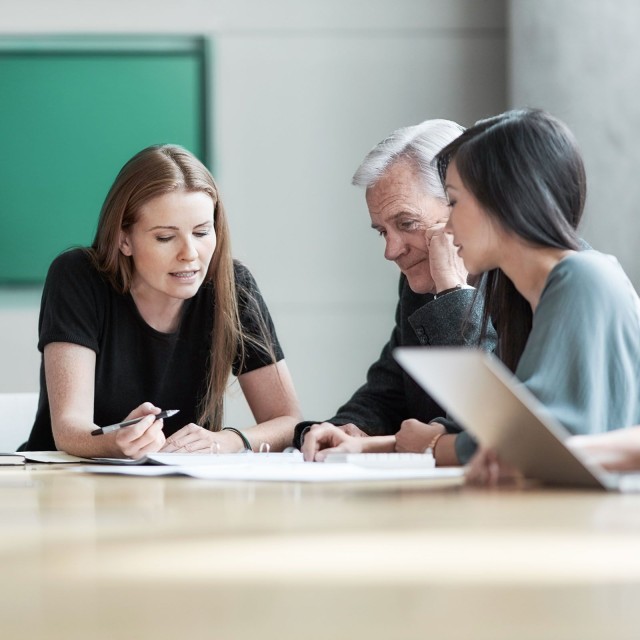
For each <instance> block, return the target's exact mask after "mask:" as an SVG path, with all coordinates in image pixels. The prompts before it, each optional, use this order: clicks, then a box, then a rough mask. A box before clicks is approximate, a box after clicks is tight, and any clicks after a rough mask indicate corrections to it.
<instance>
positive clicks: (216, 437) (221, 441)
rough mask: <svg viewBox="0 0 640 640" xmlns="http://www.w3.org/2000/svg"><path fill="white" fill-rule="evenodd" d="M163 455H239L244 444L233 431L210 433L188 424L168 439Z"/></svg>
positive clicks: (202, 428)
mask: <svg viewBox="0 0 640 640" xmlns="http://www.w3.org/2000/svg"><path fill="white" fill-rule="evenodd" d="M161 451H162V452H163V453H173V452H177V453H237V452H239V451H244V443H243V442H242V440H241V439H240V437H239V436H238V435H237V434H235V433H234V432H233V431H209V430H208V429H205V428H204V427H199V426H198V425H197V424H193V423H191V424H188V425H186V426H184V427H182V429H180V430H179V431H176V432H175V433H174V434H173V435H172V436H170V437H169V438H167V441H166V442H165V444H164V446H163V447H162V449H161Z"/></svg>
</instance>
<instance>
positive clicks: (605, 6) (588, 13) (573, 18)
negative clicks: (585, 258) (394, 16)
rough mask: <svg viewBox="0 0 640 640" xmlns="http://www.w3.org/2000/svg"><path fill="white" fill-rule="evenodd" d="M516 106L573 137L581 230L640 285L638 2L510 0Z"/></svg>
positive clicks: (512, 88)
mask: <svg viewBox="0 0 640 640" xmlns="http://www.w3.org/2000/svg"><path fill="white" fill-rule="evenodd" d="M509 14H510V19H509V24H510V33H511V37H510V46H509V51H510V60H511V63H510V73H509V79H510V82H509V84H510V96H509V100H510V103H511V104H512V106H523V105H528V106H536V107H543V108H545V109H548V110H549V111H551V112H552V113H554V114H555V115H557V116H558V117H559V118H561V119H562V120H564V121H565V122H566V123H567V124H568V125H569V127H570V128H571V129H572V130H573V132H574V133H575V135H576V137H577V139H578V142H579V143H580V147H581V149H582V152H583V155H584V159H585V165H586V169H587V205H586V208H585V215H584V218H583V225H582V234H583V235H584V237H585V238H586V239H587V240H588V241H589V242H590V243H591V244H592V245H593V246H594V247H595V248H597V249H600V250H601V251H605V252H608V253H613V254H614V255H616V256H617V257H618V259H619V260H620V262H621V264H622V266H623V267H624V268H625V270H626V271H627V273H628V274H629V277H630V278H631V280H632V281H633V283H634V284H635V286H636V288H639V287H640V256H639V254H638V213H637V210H638V203H639V202H640V182H639V181H638V175H639V174H640V97H639V95H638V79H639V78H640V39H639V38H638V29H639V28H640V3H639V2H637V0H608V1H607V2H602V0H563V1H562V2H557V0H538V1H537V2H530V1H529V0H511V3H510V11H509Z"/></svg>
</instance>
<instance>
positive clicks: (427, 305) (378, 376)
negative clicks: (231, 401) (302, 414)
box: [294, 276, 495, 447]
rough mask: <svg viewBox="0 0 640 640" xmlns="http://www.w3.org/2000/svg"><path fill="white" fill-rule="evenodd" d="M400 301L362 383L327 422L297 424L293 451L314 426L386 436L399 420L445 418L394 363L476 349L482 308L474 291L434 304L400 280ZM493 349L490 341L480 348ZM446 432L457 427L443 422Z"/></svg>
mask: <svg viewBox="0 0 640 640" xmlns="http://www.w3.org/2000/svg"><path fill="white" fill-rule="evenodd" d="M399 294H400V299H399V301H398V306H397V308H396V325H395V328H394V329H393V332H392V334H391V339H390V340H389V342H387V344H386V345H385V346H384V348H383V349H382V353H381V354H380V357H379V358H378V360H377V361H376V362H374V363H373V364H372V365H371V367H369V371H368V373H367V381H366V382H365V384H364V385H362V386H361V387H360V388H359V389H358V390H357V391H356V392H355V393H354V394H353V396H352V397H351V399H350V400H349V401H348V402H346V403H345V404H344V405H342V406H341V407H340V409H338V413H337V414H336V415H335V416H334V417H333V418H330V419H329V420H324V421H322V420H315V421H307V422H302V423H300V424H299V425H297V426H296V431H295V437H294V445H295V446H298V447H299V446H300V445H301V434H302V431H303V430H304V429H305V428H306V427H308V426H310V425H312V424H315V423H316V422H331V423H333V424H336V425H342V424H347V423H349V422H352V423H353V424H355V425H357V426H358V427H360V428H361V429H362V430H363V431H365V432H366V433H368V434H369V435H391V434H394V433H396V432H397V431H398V430H399V429H400V425H401V423H402V421H403V420H406V419H408V418H415V419H417V420H420V421H421V422H430V421H432V420H433V419H434V418H444V416H445V412H444V411H443V410H442V409H441V408H440V407H439V406H438V405H437V404H436V403H435V401H434V400H432V399H431V398H430V397H429V396H428V395H427V394H426V393H425V392H424V391H423V390H422V389H421V388H420V387H419V386H418V385H417V384H416V383H415V382H414V381H413V380H412V379H411V378H410V377H409V376H408V375H407V374H406V373H405V372H404V371H403V370H402V369H401V368H400V366H399V365H398V363H397V362H396V361H395V360H394V359H393V356H392V352H393V350H394V349H395V348H396V347H399V346H416V345H425V346H462V345H467V346H472V345H473V346H476V345H478V344H479V339H480V323H481V306H482V305H481V303H480V300H477V301H476V303H475V304H473V306H472V301H473V298H474V295H475V290H474V289H461V290H459V291H453V292H451V293H448V294H446V295H443V296H442V297H439V298H437V299H434V296H433V295H432V294H417V293H414V292H413V291H411V289H410V288H409V284H408V283H407V279H406V277H405V276H401V277H400V285H399ZM494 347H495V341H494V337H493V335H492V338H491V340H489V341H488V343H487V344H485V345H484V348H486V349H489V350H491V349H493V348H494ZM447 426H448V428H450V429H451V430H452V431H456V427H455V426H454V425H453V424H452V423H449V422H447Z"/></svg>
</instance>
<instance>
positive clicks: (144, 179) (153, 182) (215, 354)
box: [88, 144, 275, 431]
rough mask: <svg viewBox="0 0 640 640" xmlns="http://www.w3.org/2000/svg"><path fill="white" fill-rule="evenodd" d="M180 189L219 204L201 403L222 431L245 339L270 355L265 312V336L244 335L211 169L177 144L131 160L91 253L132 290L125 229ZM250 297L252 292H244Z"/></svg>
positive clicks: (205, 417)
mask: <svg viewBox="0 0 640 640" xmlns="http://www.w3.org/2000/svg"><path fill="white" fill-rule="evenodd" d="M175 191H186V192H203V193H206V194H208V195H209V196H210V197H211V199H212V200H213V204H214V216H213V217H214V221H213V225H214V230H215V234H216V248H215V251H214V253H213V258H212V259H211V262H210V264H209V269H208V272H207V275H206V278H205V281H206V282H211V283H212V285H213V295H214V309H213V314H214V317H213V331H212V335H211V351H210V356H209V371H208V376H207V392H206V395H205V397H204V398H203V399H202V403H201V406H200V407H199V412H200V417H199V422H200V424H201V425H202V426H208V427H209V428H210V429H212V430H214V431H217V430H219V429H220V428H221V426H222V420H223V413H224V393H225V390H226V388H227V384H228V381H229V375H230V373H231V368H232V364H233V362H234V360H236V358H237V357H238V355H239V361H240V362H242V360H243V359H244V347H245V343H254V344H257V346H259V347H261V348H262V349H263V350H264V351H265V352H266V353H268V354H270V355H271V357H272V360H274V361H275V358H274V357H273V347H272V345H271V344H270V341H268V340H267V338H266V329H265V327H264V323H263V322H262V318H261V316H259V317H258V318H257V324H258V326H259V333H261V336H259V337H258V338H256V337H255V336H247V335H245V333H244V331H243V329H242V324H241V322H240V316H239V310H238V296H237V293H236V292H237V286H240V284H239V283H238V285H237V283H236V281H235V276H234V267H233V258H232V255H231V242H230V235H229V225H228V223H227V216H226V212H225V208H224V206H223V204H222V200H221V199H220V194H219V192H218V187H217V185H216V183H215V181H214V179H213V177H212V175H211V173H210V172H209V170H208V169H207V168H206V167H205V166H204V165H203V164H202V163H201V162H200V161H199V160H198V159H197V158H196V157H195V156H194V155H193V154H192V153H190V152H189V151H187V150H186V149H183V148H182V147H179V146H177V145H170V144H165V145H154V146H151V147H148V148H146V149H143V150H142V151H140V152H139V153H138V154H136V155H135V156H134V157H133V158H131V160H129V161H128V162H127V163H126V164H125V165H124V167H123V168H122V169H121V170H120V173H119V174H118V176H117V177H116V179H115V182H114V183H113V185H112V187H111V189H110V190H109V193H108V194H107V198H106V200H105V202H104V205H103V206H102V210H101V212H100V219H99V221H98V229H97V231H96V235H95V238H94V241H93V244H92V246H91V248H90V249H88V252H89V254H90V256H91V257H92V259H93V262H94V264H95V265H96V267H97V269H98V270H99V271H100V272H102V273H103V274H104V275H105V277H106V278H107V279H108V280H109V282H110V283H111V285H112V286H113V287H114V288H115V289H116V291H118V292H119V293H127V292H128V291H129V290H130V288H131V282H132V277H133V273H134V264H133V260H132V258H131V257H129V256H125V255H124V254H123V253H122V252H121V251H120V248H119V245H120V232H121V230H122V229H127V228H128V227H131V226H132V225H133V224H135V223H136V220H137V219H138V215H139V211H140V208H141V207H142V206H143V205H144V204H145V203H147V202H149V201H150V200H152V199H153V198H157V197H158V196H161V195H163V194H166V193H170V192H175ZM241 293H243V294H244V295H246V296H247V297H248V299H249V300H250V299H251V296H252V293H251V292H250V291H246V292H244V291H243V292H241Z"/></svg>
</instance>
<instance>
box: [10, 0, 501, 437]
mask: <svg viewBox="0 0 640 640" xmlns="http://www.w3.org/2000/svg"><path fill="white" fill-rule="evenodd" d="M8 4H11V5H12V6H11V7H10V9H9V8H8V6H7V5H8ZM504 19H505V18H504V2H503V0H484V1H483V0H394V2H387V1H382V0H353V1H351V2H345V1H344V0H305V1H304V2H296V1H293V0H290V1H286V0H272V1H271V2H261V1H259V0H254V1H252V2H248V1H246V2H241V1H237V0H236V1H234V0H227V1H224V2H214V1H212V0H202V1H196V0H184V1H183V2H179V3H178V2H176V3H172V4H168V3H166V2H151V1H150V0H127V1H126V2H124V1H122V0H118V1H116V0H101V1H94V2H91V3H85V2H80V1H71V0H66V1H64V0H58V1H57V2H55V3H50V2H48V1H47V0H39V1H35V0H22V1H21V2H20V3H16V4H14V3H8V2H4V0H0V34H1V33H4V34H21V35H24V34H30V33H46V34H52V33H85V34H86V33H91V32H96V33H116V32H129V33H131V32H133V33H143V32H144V33H150V32H155V33H163V34H167V33H198V34H205V35H210V36H212V37H213V38H214V43H215V44H214V55H215V68H214V70H213V77H212V86H213V89H214V94H215V103H214V127H213V129H214V131H213V143H214V153H215V165H216V171H215V173H216V177H217V178H218V182H219V183H220V187H221V191H222V194H223V198H224V199H225V203H226V206H227V210H228V212H229V216H230V219H231V227H232V233H233V238H234V248H235V254H236V255H237V257H239V258H241V259H242V260H244V261H245V262H246V263H247V264H248V265H249V266H250V267H251V269H252V271H253V272H254V274H255V275H256V277H257V279H258V282H259V284H260V286H261V288H262V290H263V293H264V295H265V297H266V299H267V301H268V303H269V306H270V308H271V311H272V314H273V316H274V319H275V321H276V326H277V327H278V333H279V336H280V339H281V342H282V344H283V347H284V349H285V353H286V354H287V361H288V362H289V366H290V368H291V369H292V372H293V375H294V378H295V381H296V385H297V388H298V392H299V395H300V398H301V401H302V405H303V410H304V412H305V414H306V415H307V416H310V417H314V418H323V417H329V416H330V415H332V414H333V412H334V410H335V409H336V408H337V406H338V404H340V403H341V402H342V401H344V400H345V399H346V398H347V397H348V396H349V395H350V394H351V392H352V391H353V390H355V388H356V387H357V386H358V385H359V384H361V382H362V381H363V379H364V374H365V371H366V367H367V366H368V364H370V363H371V362H372V361H373V360H374V359H375V357H376V356H377V354H378V352H379V350H380V349H381V347H382V346H383V344H384V342H385V341H386V339H387V337H388V334H389V332H390V330H391V328H392V325H393V311H394V307H395V299H396V286H397V276H398V273H397V270H396V268H395V266H394V265H390V264H386V263H385V261H384V259H383V255H382V252H383V247H382V243H381V240H379V239H378V238H377V237H376V235H375V234H374V232H372V231H371V230H370V229H369V219H368V216H367V212H366V207H365V203H364V197H363V193H362V192H360V191H359V190H358V189H356V188H355V187H351V186H350V178H351V175H352V174H353V172H354V170H355V169H356V167H357V165H358V164H359V162H360V160H361V159H362V157H363V156H364V155H365V153H366V152H367V151H368V150H369V149H370V148H371V147H372V146H373V145H374V144H375V143H377V142H378V141H379V140H380V139H382V138H383V137H384V136H386V135H387V134H388V133H389V132H391V131H392V130H393V129H395V128H397V127H399V126H404V125H408V124H414V123H417V122H419V121H421V120H423V119H426V118H433V117H448V118H452V119H455V120H458V121H460V122H461V123H463V124H470V123H472V122H473V121H475V120H476V119H478V118H480V117H483V116H486V115H489V114H493V113H496V112H499V111H502V110H503V109H504V108H505V106H506V97H505V96H506V90H505V49H506V35H505V30H504ZM36 324H37V293H36V294H34V293H28V292H27V293H22V294H20V296H16V294H15V292H6V291H3V292H0V357H1V358H2V361H1V362H0V391H19V390H32V389H35V388H36V387H37V367H38V354H37V352H36V350H35V346H34V345H35V343H36V340H37V336H36ZM231 416H232V418H231V419H232V420H233V422H234V423H235V424H239V425H242V424H246V423H248V422H249V417H248V415H247V412H246V409H245V408H243V406H242V403H241V402H239V401H238V400H237V399H236V400H235V401H234V402H233V409H232V412H231Z"/></svg>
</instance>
